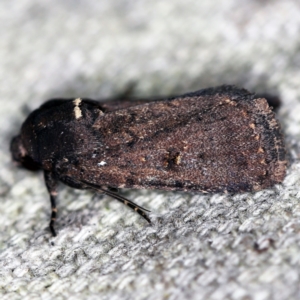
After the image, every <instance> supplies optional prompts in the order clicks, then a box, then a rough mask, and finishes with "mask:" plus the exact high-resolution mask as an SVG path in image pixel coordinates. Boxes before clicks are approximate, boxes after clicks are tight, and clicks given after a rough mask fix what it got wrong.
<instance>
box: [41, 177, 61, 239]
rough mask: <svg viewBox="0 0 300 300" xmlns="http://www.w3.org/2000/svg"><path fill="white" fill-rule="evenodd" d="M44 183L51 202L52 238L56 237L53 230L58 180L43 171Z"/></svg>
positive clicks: (50, 225)
mask: <svg viewBox="0 0 300 300" xmlns="http://www.w3.org/2000/svg"><path fill="white" fill-rule="evenodd" d="M44 177H45V183H46V186H47V189H48V192H49V195H50V202H51V219H50V224H49V227H50V231H51V233H52V235H53V236H56V232H55V229H54V223H55V220H56V215H57V208H56V199H57V183H58V180H57V179H56V178H55V176H54V175H53V173H52V172H50V171H44Z"/></svg>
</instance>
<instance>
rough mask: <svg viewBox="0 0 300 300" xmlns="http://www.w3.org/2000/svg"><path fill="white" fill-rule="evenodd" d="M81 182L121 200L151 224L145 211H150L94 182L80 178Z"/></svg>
mask: <svg viewBox="0 0 300 300" xmlns="http://www.w3.org/2000/svg"><path fill="white" fill-rule="evenodd" d="M81 182H82V183H83V184H85V185H87V186H88V187H90V188H91V189H93V190H96V191H101V192H103V193H104V194H106V195H108V196H110V197H112V198H114V199H116V200H118V201H120V202H122V203H123V204H125V205H127V206H128V207H130V208H131V209H132V210H134V211H135V212H137V213H138V214H139V215H140V216H142V217H143V218H144V219H145V220H146V221H147V222H148V223H150V224H151V220H150V218H149V217H148V215H147V214H146V212H150V210H148V209H146V208H143V207H141V206H139V205H137V204H135V203H134V202H132V201H130V200H128V199H126V198H124V197H122V196H120V195H118V194H116V193H114V192H112V191H108V190H105V189H103V188H101V187H100V186H98V185H96V184H93V183H90V182H87V181H85V180H81Z"/></svg>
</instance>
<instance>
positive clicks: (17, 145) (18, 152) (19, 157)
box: [10, 135, 40, 171]
mask: <svg viewBox="0 0 300 300" xmlns="http://www.w3.org/2000/svg"><path fill="white" fill-rule="evenodd" d="M10 151H11V154H12V158H13V161H14V162H16V163H17V164H18V165H20V166H22V167H24V168H26V169H28V170H32V171H36V170H39V169H40V165H39V164H38V163H36V162H35V161H34V160H33V159H32V158H31V157H30V156H28V154H27V151H26V149H25V148H24V146H23V144H22V140H21V137H20V136H19V135H18V136H15V137H14V138H13V139H12V141H11V144H10Z"/></svg>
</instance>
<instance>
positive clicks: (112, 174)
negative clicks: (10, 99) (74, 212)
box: [11, 86, 286, 236]
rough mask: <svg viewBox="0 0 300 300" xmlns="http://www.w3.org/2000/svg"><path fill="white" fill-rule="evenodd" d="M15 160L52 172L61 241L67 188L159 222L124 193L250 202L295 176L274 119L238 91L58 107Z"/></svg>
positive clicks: (262, 104) (47, 108)
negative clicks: (61, 196)
mask: <svg viewBox="0 0 300 300" xmlns="http://www.w3.org/2000/svg"><path fill="white" fill-rule="evenodd" d="M11 152H12V157H13V160H14V161H15V162H17V163H18V164H19V165H21V166H23V167H25V168H27V169H29V170H39V169H41V170H43V171H44V175H45V183H46V186H47V189H48V192H49V194H50V201H51V208H52V213H51V221H50V230H51V232H52V235H53V236H55V235H56V232H55V229H54V223H55V219H56V215H57V208H56V198H57V184H58V182H62V183H64V184H66V185H68V186H70V187H73V188H76V189H91V190H94V191H98V192H99V191H101V192H104V193H106V194H107V195H109V196H111V197H113V198H115V199H117V200H119V201H121V202H123V203H124V204H126V205H128V206H129V207H130V208H132V209H133V210H135V211H136V212H137V213H138V214H140V215H141V216H142V217H144V218H145V219H146V220H147V221H148V222H150V218H149V217H148V215H147V210H146V209H144V208H142V207H140V206H138V205H137V204H135V203H133V202H132V201H130V200H128V199H125V198H123V197H122V196H120V195H118V194H117V193H116V192H114V190H115V189H118V188H133V189H161V190H169V191H187V192H195V193H214V192H225V193H226V192H228V193H241V192H249V191H259V190H261V189H265V188H268V187H271V186H273V185H274V184H277V183H281V182H282V180H283V178H284V176H285V173H286V160H285V146H284V141H283V137H282V134H281V131H280V128H279V124H278V122H277V121H276V119H275V115H274V113H273V111H272V109H271V108H270V107H269V105H268V103H267V101H266V99H264V98H260V97H258V96H255V95H254V94H251V93H249V92H248V91H247V90H245V89H239V88H237V87H234V86H220V87H215V88H208V89H203V90H199V91H197V92H193V93H189V94H185V95H182V96H176V97H170V98H166V99H162V100H153V101H148V102H145V101H142V100H120V101H106V102H98V101H94V100H90V99H81V98H77V99H52V100H49V101H47V102H45V103H44V104H43V105H42V106H40V108H38V109H36V110H34V111H33V112H32V113H31V114H30V115H29V116H28V118H27V119H26V120H25V122H24V123H23V125H22V128H21V132H20V134H19V135H18V136H16V137H14V138H13V139H12V142H11Z"/></svg>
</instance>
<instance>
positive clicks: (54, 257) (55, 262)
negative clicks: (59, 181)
mask: <svg viewBox="0 0 300 300" xmlns="http://www.w3.org/2000/svg"><path fill="white" fill-rule="evenodd" d="M0 25H1V26H0V37H1V38H0V59H1V68H0V82H1V84H0V95H1V97H0V104H1V106H0V165H1V168H0V212H1V215H0V294H1V299H9V300H11V299H30V300H32V299H69V300H71V299H109V300H113V299H153V300H157V299H170V300H171V299H256V300H265V299H278V300H282V299H299V298H300V278H299V276H300V274H299V273H300V203H299V202H300V185H299V183H300V162H299V155H300V52H299V50H300V5H299V1H298V0H284V1H280V0H277V1H276V0H274V1H271V0H269V1H268V0H264V1H257V0H256V1H255V0H244V1H241V0H227V1H211V0H202V1H196V0H194V1H193V0H186V1H180V0H172V1H170V0H168V1H167V0H162V1H158V0H151V1H150V0H139V1H133V0H132V1H130V0H110V1H89V0H88V1H83V0H74V1H70V0H68V1H60V0H51V1H50V0H43V1H38V0H22V1H16V0H6V1H5V0H4V1H1V2H0ZM132 82H133V83H135V84H136V88H135V90H134V92H133V94H134V96H143V97H146V96H156V95H171V94H172V95H173V94H180V93H185V92H190V91H194V90H197V89H200V88H205V87H210V86H216V85H220V84H224V83H226V84H235V85H238V86H242V87H245V88H247V89H249V90H250V91H253V92H272V93H275V94H277V95H280V97H281V99H282V102H283V105H282V107H281V108H280V110H279V112H278V114H277V117H278V119H279V121H280V123H281V124H282V129H283V132H284V134H285V139H286V145H287V151H288V160H289V167H288V171H287V176H286V178H285V180H284V182H283V184H281V185H277V186H274V187H273V188H271V189H268V190H264V191H261V192H257V193H245V194H240V195H234V196H232V195H221V194H214V195H192V194H188V193H177V192H174V193H172V192H164V191H147V190H140V191H131V190H126V191H125V190H123V191H121V192H122V195H125V196H126V197H127V198H129V199H132V200H134V201H135V202H136V203H138V204H140V205H142V206H144V207H146V208H149V209H150V210H151V211H152V213H151V215H150V216H151V219H152V220H153V225H152V226H149V225H148V224H146V222H145V221H144V220H143V219H142V218H140V217H139V216H138V215H136V214H134V213H132V212H131V211H130V210H128V208H126V207H125V206H124V205H122V204H120V203H118V202H117V201H115V200H112V199H111V198H109V197H106V196H104V195H93V194H92V193H90V192H86V191H78V190H73V189H71V188H68V187H65V186H61V187H60V194H59V203H58V209H59V214H58V222H57V226H56V228H57V231H58V236H57V237H56V238H52V237H51V235H50V233H49V230H48V222H49V217H50V203H49V198H48V194H47V192H46V188H45V186H44V182H43V175H42V173H30V172H28V171H26V170H22V169H17V168H16V167H15V166H14V165H13V164H12V162H11V157H10V153H9V143H10V140H11V138H12V137H13V136H14V135H15V134H17V133H18V130H19V128H20V125H21V123H22V122H23V120H24V119H25V117H26V116H27V115H28V113H29V112H30V111H31V110H33V109H35V108H37V107H38V106H39V105H40V104H41V103H43V101H45V100H46V99H48V98H54V97H74V98H75V97H89V98H94V99H99V98H105V97H108V96H116V95H118V94H120V93H122V92H123V91H124V90H126V88H127V87H128V85H129V84H131V83H132Z"/></svg>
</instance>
